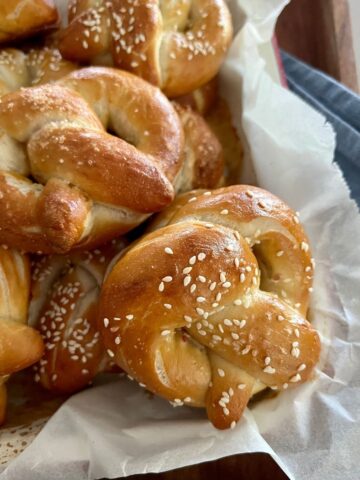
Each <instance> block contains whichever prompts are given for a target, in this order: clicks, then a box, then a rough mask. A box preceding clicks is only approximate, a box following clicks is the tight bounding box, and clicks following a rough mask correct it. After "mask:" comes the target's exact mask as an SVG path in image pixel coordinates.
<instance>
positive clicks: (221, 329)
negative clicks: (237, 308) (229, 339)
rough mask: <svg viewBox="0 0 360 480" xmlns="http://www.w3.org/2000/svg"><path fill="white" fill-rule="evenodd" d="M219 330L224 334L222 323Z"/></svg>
mask: <svg viewBox="0 0 360 480" xmlns="http://www.w3.org/2000/svg"><path fill="white" fill-rule="evenodd" d="M218 329H219V330H220V332H221V333H224V328H223V326H222V325H221V323H219V324H218Z"/></svg>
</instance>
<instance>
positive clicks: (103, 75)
mask: <svg viewBox="0 0 360 480" xmlns="http://www.w3.org/2000/svg"><path fill="white" fill-rule="evenodd" d="M70 88H71V90H70ZM0 128H1V129H2V135H1V137H0V149H1V150H2V156H1V158H0V190H1V193H2V195H1V198H0V214H1V219H0V226H1V229H0V242H2V243H5V244H9V245H13V246H17V247H18V248H21V249H23V250H25V251H30V252H34V251H35V252H37V251H42V252H44V253H54V252H55V253H57V252H59V253H61V252H67V251H69V250H70V249H73V248H75V247H81V248H83V249H85V248H90V247H95V246H96V245H98V244H100V243H102V242H104V241H106V240H110V239H112V238H115V237H116V236H118V235H120V234H122V233H124V232H126V231H129V230H131V229H132V228H134V227H135V226H137V225H138V224H139V223H140V222H142V221H143V220H144V219H145V218H146V217H147V216H148V215H149V214H151V213H153V212H156V211H159V210H161V209H162V208H164V207H165V206H167V205H168V204H169V203H170V202H171V201H172V199H173V197H174V188H173V185H172V183H174V182H175V181H176V176H177V175H178V173H179V171H180V168H181V166H182V159H183V157H182V150H183V133H182V128H181V124H180V121H179V118H178V116H177V114H176V112H175V110H174V108H173V107H172V105H171V104H170V102H169V101H168V100H167V99H166V97H165V96H164V95H163V94H162V93H161V92H160V91H159V90H158V89H157V88H155V87H153V86H152V85H150V84H148V83H147V82H145V81H144V80H142V79H140V78H138V77H136V76H134V75H132V74H130V73H127V72H122V71H118V70H114V69H108V68H101V67H100V68H88V69H83V70H78V71H75V72H73V73H72V74H70V75H69V76H68V77H65V78H64V79H63V80H61V82H60V83H58V84H51V85H43V86H40V87H36V88H28V89H22V90H20V91H17V92H14V93H10V94H7V95H5V96H3V97H2V98H1V99H0ZM105 128H110V129H111V130H112V131H115V132H116V133H117V134H118V135H119V136H120V137H122V138H117V137H115V136H113V135H111V134H109V133H106V130H105ZM24 147H25V148H26V150H25V148H24ZM29 175H31V177H32V178H34V179H35V180H36V181H37V182H39V183H33V181H32V180H29V179H28V178H27V177H28V176H29Z"/></svg>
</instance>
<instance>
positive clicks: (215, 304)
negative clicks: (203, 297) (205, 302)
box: [211, 302, 219, 308]
mask: <svg viewBox="0 0 360 480" xmlns="http://www.w3.org/2000/svg"><path fill="white" fill-rule="evenodd" d="M211 306H212V307H213V308H216V307H218V306H219V304H218V303H217V302H214V303H212V304H211Z"/></svg>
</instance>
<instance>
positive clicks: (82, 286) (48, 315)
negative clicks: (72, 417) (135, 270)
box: [29, 238, 126, 393]
mask: <svg viewBox="0 0 360 480" xmlns="http://www.w3.org/2000/svg"><path fill="white" fill-rule="evenodd" d="M125 246H126V242H125V240H123V239H122V238H120V239H118V240H113V241H112V242H110V243H109V244H107V245H105V246H102V247H100V248H97V249H94V250H92V251H87V252H76V253H72V254H69V255H47V256H43V257H40V258H39V259H37V260H36V261H35V263H34V266H33V278H32V291H31V293H32V295H31V302H30V307H29V324H30V325H32V326H33V327H36V328H37V329H38V330H39V331H40V333H41V335H42V337H43V341H44V345H45V353H44V355H43V357H42V358H41V360H40V362H39V363H38V364H37V365H35V366H34V367H33V370H34V372H35V381H36V382H40V383H41V384H42V385H43V386H44V387H45V388H47V389H49V390H52V391H56V392H62V393H72V392H75V391H77V390H80V389H81V388H84V387H86V385H87V384H88V383H89V382H91V381H92V380H93V378H94V377H95V376H96V375H97V374H98V373H100V372H102V371H105V370H108V369H109V367H110V363H111V359H110V358H109V356H108V355H107V354H106V351H105V349H104V346H103V344H102V342H101V339H100V338H99V336H100V334H99V331H98V328H97V324H96V318H97V304H98V297H99V293H100V287H101V284H102V281H103V278H104V274H105V271H106V268H107V266H108V264H109V262H110V261H111V260H112V259H113V257H114V256H115V255H117V254H118V253H120V252H121V251H122V250H123V249H124V248H125Z"/></svg>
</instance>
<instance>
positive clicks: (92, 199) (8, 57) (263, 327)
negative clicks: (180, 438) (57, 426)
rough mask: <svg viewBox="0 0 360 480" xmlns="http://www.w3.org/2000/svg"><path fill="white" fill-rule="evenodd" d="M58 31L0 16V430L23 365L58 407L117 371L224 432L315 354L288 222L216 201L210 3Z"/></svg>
mask: <svg viewBox="0 0 360 480" xmlns="http://www.w3.org/2000/svg"><path fill="white" fill-rule="evenodd" d="M62 20H63V21H61V19H60V14H59V12H58V11H57V8H56V6H55V4H54V3H53V1H52V0H35V1H34V0H31V1H30V0H8V1H6V2H1V5H0V245H1V246H0V312H1V316H0V422H4V421H5V419H6V401H7V399H6V381H7V380H8V377H9V376H10V375H11V374H14V373H16V372H18V371H20V370H22V369H25V368H27V367H30V366H31V369H30V371H31V375H32V376H33V377H34V381H35V382H36V383H38V384H39V385H40V388H45V389H48V390H51V391H52V392H54V393H58V394H72V393H74V392H77V391H79V390H80V389H83V388H86V387H88V386H89V385H91V383H92V381H93V380H94V378H95V376H96V375H98V374H100V373H102V372H110V373H112V374H114V375H116V373H120V372H125V373H126V374H127V375H128V377H129V378H130V379H132V380H134V381H136V382H137V383H138V384H139V385H140V387H143V388H145V389H147V390H149V391H150V392H152V393H154V394H156V395H159V396H161V397H163V398H164V399H166V400H168V401H169V402H170V403H171V404H172V405H174V406H186V407H200V408H204V409H206V412H207V416H208V418H209V420H210V421H211V422H212V424H213V425H214V426H215V427H216V428H219V429H227V428H234V427H235V426H236V424H237V423H238V422H239V420H240V419H241V416H242V413H243V411H244V409H245V408H246V406H247V405H248V402H249V400H250V399H251V398H252V397H253V396H254V395H255V394H257V393H258V392H260V391H266V390H269V389H271V390H273V391H276V392H281V391H283V390H287V389H288V388H293V387H297V386H299V385H301V384H302V383H304V382H305V381H307V380H309V379H311V378H312V376H313V370H314V367H315V365H316V363H317V362H318V360H319V355H320V340H319V335H318V333H317V332H316V330H315V329H314V328H313V327H312V325H311V324H310V323H309V321H308V320H307V318H306V317H307V314H308V308H309V298H310V294H311V292H312V281H313V275H314V266H315V265H314V261H313V259H312V258H311V252H310V246H309V241H308V239H307V237H306V234H305V232H304V230H303V227H302V226H301V223H300V221H299V217H298V214H297V213H295V212H294V211H293V210H292V209H291V208H290V207H289V206H287V205H286V204H285V203H284V202H283V201H281V200H280V199H279V198H277V197H275V196H274V195H272V194H271V193H269V192H267V191H264V190H262V189H260V188H258V187H255V186H248V185H234V184H233V183H234V180H235V178H234V175H232V174H231V171H232V167H233V165H240V163H241V146H240V143H239V140H238V139H237V137H236V134H235V130H234V129H233V127H232V125H231V121H230V120H229V117H228V114H227V113H226V112H228V110H227V107H226V105H225V104H224V101H223V100H222V99H221V97H220V95H219V92H218V82H217V74H218V72H219V69H220V67H221V64H222V62H223V60H224V58H225V56H226V54H227V51H228V48H229V46H230V42H231V40H232V22H231V16H230V13H229V10H228V7H227V5H226V2H225V1H224V0H174V1H169V2H159V1H158V0H116V1H115V0H114V1H109V0H69V1H68V18H67V19H62ZM61 25H62V26H61ZM64 25H65V26H64ZM224 112H225V113H224ZM210 118H212V119H214V118H215V119H216V122H217V125H218V128H216V125H215V126H214V122H213V121H211V122H210ZM209 122H210V123H209ZM216 122H215V124H216ZM224 132H225V133H224ZM144 401H151V400H149V399H148V398H145V397H144ZM119 408H121V405H119Z"/></svg>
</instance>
